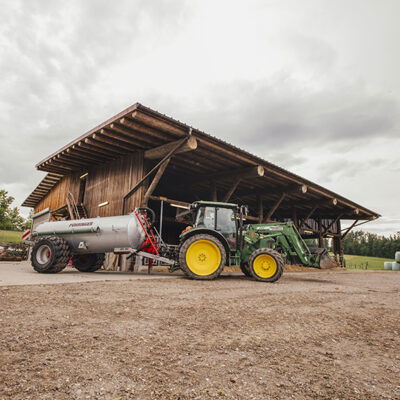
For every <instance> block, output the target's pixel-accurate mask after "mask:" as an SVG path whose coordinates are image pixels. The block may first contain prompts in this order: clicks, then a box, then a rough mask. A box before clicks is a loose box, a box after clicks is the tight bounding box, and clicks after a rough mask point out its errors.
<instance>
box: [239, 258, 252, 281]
mask: <svg viewBox="0 0 400 400" xmlns="http://www.w3.org/2000/svg"><path fill="white" fill-rule="evenodd" d="M240 270H241V271H242V272H243V274H244V275H246V276H247V277H248V278H251V277H252V276H253V275H251V273H250V270H249V264H248V263H247V262H241V263H240Z"/></svg>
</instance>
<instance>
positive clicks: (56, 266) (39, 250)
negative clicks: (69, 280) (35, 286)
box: [31, 236, 71, 274]
mask: <svg viewBox="0 0 400 400" xmlns="http://www.w3.org/2000/svg"><path fill="white" fill-rule="evenodd" d="M70 258H71V251H70V248H69V246H68V243H67V242H66V241H65V240H64V239H63V238H60V237H58V236H45V237H43V238H41V239H39V240H38V241H36V242H35V244H34V245H33V248H32V254H31V262H32V267H33V269H34V270H35V271H37V272H40V273H47V274H55V273H57V272H60V271H62V270H63V269H64V268H65V267H66V266H67V263H68V261H69V259H70Z"/></svg>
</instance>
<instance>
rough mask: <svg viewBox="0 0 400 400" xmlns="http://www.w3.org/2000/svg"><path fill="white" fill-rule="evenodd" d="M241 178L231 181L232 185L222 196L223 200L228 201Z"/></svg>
mask: <svg viewBox="0 0 400 400" xmlns="http://www.w3.org/2000/svg"><path fill="white" fill-rule="evenodd" d="M240 181H241V179H240V178H239V179H237V180H236V181H234V182H233V184H232V186H231V187H230V188H229V190H228V192H227V193H226V195H225V197H224V200H223V201H224V202H225V203H227V202H228V201H229V199H230V198H231V196H232V195H233V193H234V192H235V190H236V189H237V187H238V185H239V183H240Z"/></svg>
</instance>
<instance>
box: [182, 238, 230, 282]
mask: <svg viewBox="0 0 400 400" xmlns="http://www.w3.org/2000/svg"><path fill="white" fill-rule="evenodd" d="M225 261H226V252H225V248H224V246H223V245H222V243H221V242H220V241H219V240H218V239H217V238H216V237H214V236H212V235H207V234H198V235H193V236H191V237H190V238H188V239H187V240H185V241H184V242H183V244H182V245H181V247H180V249H179V264H180V267H181V269H182V271H183V272H184V273H185V274H186V275H187V276H188V277H189V278H192V279H215V278H217V277H218V276H219V275H220V274H221V272H222V270H223V269H224V266H225Z"/></svg>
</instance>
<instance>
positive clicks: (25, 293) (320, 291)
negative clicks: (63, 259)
mask: <svg viewBox="0 0 400 400" xmlns="http://www.w3.org/2000/svg"><path fill="white" fill-rule="evenodd" d="M399 293H400V273H396V272H386V273H383V272H380V273H378V272H375V273H373V272H324V273H297V274H296V273H294V274H287V275H284V277H283V278H282V280H281V281H280V282H279V283H277V284H272V285H271V284H263V283H259V282H254V281H251V280H247V279H243V278H241V277H230V278H228V277H227V278H221V279H218V280H216V281H212V282H195V281H190V280H187V279H184V278H180V277H177V278H176V279H171V280H170V279H168V280H161V279H160V280H147V281H146V280H143V281H134V282H127V281H118V282H89V283H74V284H58V285H41V286H39V285H38V286H18V287H1V288H0V295H1V297H0V303H1V310H0V324H1V330H0V340H1V341H0V362H1V366H0V367H1V368H0V374H1V375H0V398H1V399H3V398H4V399H7V398H11V399H97V398H98V399H100V398H101V399H181V400H183V399H209V398H220V399H222V398H226V399H287V398H293V399H309V398H318V399H363V400H365V399H400V322H399V321H400V296H399Z"/></svg>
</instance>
